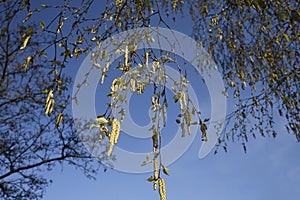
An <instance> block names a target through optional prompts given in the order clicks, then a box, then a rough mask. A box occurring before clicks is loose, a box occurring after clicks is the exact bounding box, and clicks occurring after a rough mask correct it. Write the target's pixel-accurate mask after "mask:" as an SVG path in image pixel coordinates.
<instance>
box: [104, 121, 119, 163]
mask: <svg viewBox="0 0 300 200" xmlns="http://www.w3.org/2000/svg"><path fill="white" fill-rule="evenodd" d="M111 123H112V125H111V126H112V128H111V133H110V137H109V143H110V145H109V149H108V151H107V156H108V157H109V156H110V155H111V153H112V150H113V148H114V145H115V144H116V143H117V141H118V137H119V134H120V130H121V129H120V122H119V121H118V120H117V119H115V118H114V119H113V120H112V122H111Z"/></svg>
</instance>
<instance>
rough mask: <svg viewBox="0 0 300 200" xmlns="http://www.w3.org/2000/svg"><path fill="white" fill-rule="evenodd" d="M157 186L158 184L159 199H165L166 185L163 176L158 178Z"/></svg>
mask: <svg viewBox="0 0 300 200" xmlns="http://www.w3.org/2000/svg"><path fill="white" fill-rule="evenodd" d="M158 186H159V196H160V200H166V199H167V197H166V185H165V180H164V179H163V178H161V179H159V180H158Z"/></svg>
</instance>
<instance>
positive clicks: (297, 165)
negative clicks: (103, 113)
mask: <svg viewBox="0 0 300 200" xmlns="http://www.w3.org/2000/svg"><path fill="white" fill-rule="evenodd" d="M170 24H171V27H172V28H174V29H175V30H177V31H181V32H183V33H185V34H188V35H189V34H190V33H191V21H190V20H189V19H180V18H178V19H177V23H176V24H173V23H172V22H170ZM77 64H78V67H79V66H80V64H81V63H77ZM74 68H75V66H73V69H74ZM73 73H74V74H75V73H76V72H75V71H73ZM194 84H196V85H197V84H200V83H199V82H198V83H197V82H196V83H194ZM194 87H195V86H194ZM197 87H198V86H196V88H197ZM199 88H200V87H199ZM199 92H200V93H201V92H204V93H205V91H203V89H201V91H199ZM205 94H206V95H208V94H207V93H205ZM203 99H204V100H203ZM207 99H209V98H207V97H203V98H202V100H203V101H202V102H200V107H202V109H204V114H205V113H206V114H209V111H208V110H205V109H206V108H207V107H209V106H207V105H208V104H209V103H210V102H209V101H207ZM229 100H230V99H229ZM134 105H135V106H134V109H133V110H132V112H133V113H134V112H136V111H143V110H144V111H147V109H148V108H145V104H144V101H143V99H140V98H136V99H135V100H134ZM140 113H142V112H140ZM146 114H148V113H146ZM135 116H136V121H137V123H146V122H147V120H146V119H147V118H143V117H142V116H144V114H141V115H140V116H139V115H135ZM143 120H144V121H143ZM145 120H146V121H145ZM170 126H177V125H176V124H175V123H173V124H170ZM173 128H176V127H173ZM276 128H277V130H278V132H279V133H280V134H279V135H278V137H277V138H276V139H273V138H268V137H267V138H262V137H258V138H257V139H256V140H253V139H251V140H250V142H249V143H248V144H247V149H248V152H247V154H244V152H243V150H242V146H241V145H240V143H239V142H236V143H231V142H229V148H228V149H229V151H228V153H224V152H223V151H222V150H220V151H219V153H218V154H217V155H213V153H210V154H209V155H208V156H207V157H205V158H204V159H202V160H199V159H198V151H199V147H200V146H201V141H200V135H197V137H196V140H195V141H194V142H193V144H192V146H191V147H190V149H189V150H188V151H187V152H186V153H185V154H184V155H183V156H182V157H181V158H180V159H179V160H178V161H176V162H175V163H173V164H172V165H171V166H169V169H170V176H169V177H166V187H167V199H169V200H185V199H189V200H198V199H205V200H215V199H218V200H227V199H228V200H229V199H230V200H241V199H243V200H268V199H272V200H282V199H288V200H296V199H299V196H300V190H299V186H300V157H299V152H300V144H299V143H297V142H296V139H295V137H294V136H293V135H288V134H287V133H286V130H285V128H284V122H282V121H280V119H278V118H277V121H276ZM198 134H199V133H198ZM121 139H122V138H121ZM123 142H124V141H123ZM130 142H132V141H131V140H129V139H128V140H127V141H125V143H124V144H130ZM120 145H122V143H121V144H120ZM132 145H135V144H131V146H132ZM124 146H126V145H124ZM62 169H63V170H62ZM45 173H46V176H47V177H48V178H50V179H52V180H53V184H52V185H50V186H49V187H48V188H47V192H46V195H45V197H44V198H43V200H53V199H55V200H67V199H72V200H82V199H85V200H93V199H110V200H123V199H132V200H135V199H144V200H154V199H159V195H158V191H153V189H152V184H151V183H149V182H147V181H146V179H147V178H148V177H149V176H151V174H150V173H148V174H127V173H122V172H118V171H114V170H107V172H105V173H104V172H103V171H99V174H98V176H97V180H96V181H92V180H88V179H87V178H85V177H84V175H83V174H82V173H81V172H80V171H77V170H75V169H74V168H72V167H69V166H67V165H64V166H63V168H62V167H61V166H57V167H56V168H55V170H53V171H51V172H45Z"/></svg>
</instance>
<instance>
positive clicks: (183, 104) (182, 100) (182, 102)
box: [179, 91, 187, 110]
mask: <svg viewBox="0 0 300 200" xmlns="http://www.w3.org/2000/svg"><path fill="white" fill-rule="evenodd" d="M179 104H180V110H184V109H185V108H186V106H187V104H186V98H185V93H184V92H183V91H181V92H180V98H179Z"/></svg>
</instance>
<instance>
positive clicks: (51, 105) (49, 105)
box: [45, 90, 54, 116]
mask: <svg viewBox="0 0 300 200" xmlns="http://www.w3.org/2000/svg"><path fill="white" fill-rule="evenodd" d="M53 108H54V95H53V90H50V91H49V93H48V97H47V100H46V106H45V113H46V115H48V116H50V114H51V113H52V111H53Z"/></svg>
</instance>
